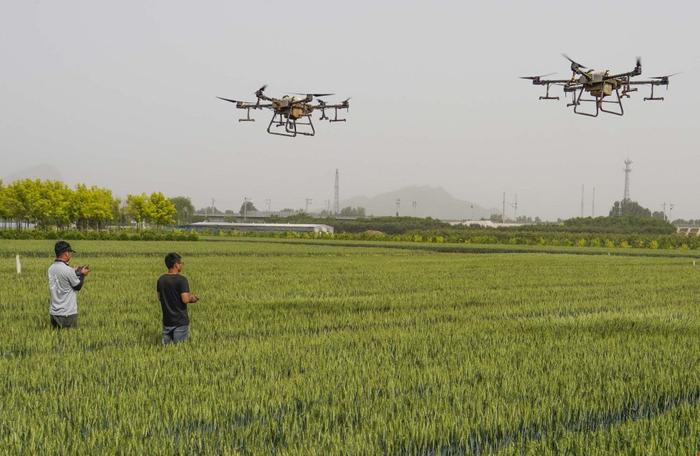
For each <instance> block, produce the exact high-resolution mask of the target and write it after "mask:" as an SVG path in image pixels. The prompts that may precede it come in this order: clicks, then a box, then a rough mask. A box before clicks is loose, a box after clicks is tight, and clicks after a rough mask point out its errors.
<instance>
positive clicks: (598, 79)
mask: <svg viewBox="0 0 700 456" xmlns="http://www.w3.org/2000/svg"><path fill="white" fill-rule="evenodd" d="M562 55H563V56H564V58H566V59H567V60H568V61H569V62H571V79H543V78H546V77H547V76H551V75H552V74H554V73H550V74H543V75H540V76H522V77H521V79H528V80H531V81H532V83H533V84H534V85H541V86H545V89H546V91H545V95H544V96H541V97H540V100H558V99H559V97H555V96H550V95H549V89H550V86H552V85H555V86H563V87H564V94H569V93H570V94H571V103H567V105H566V106H567V107H572V106H573V108H574V113H576V114H580V115H582V116H589V117H598V114H600V113H601V112H604V113H607V114H614V115H617V116H622V115H624V114H625V110H624V108H623V107H622V99H623V98H630V95H629V94H630V93H632V92H636V91H637V90H638V88H637V87H635V86H641V85H648V86H649V87H650V88H651V94H650V96H648V97H644V101H663V100H664V97H659V96H654V88H655V87H657V86H666V89H668V79H669V78H670V77H671V76H675V75H676V74H678V73H674V74H669V75H666V76H654V77H651V78H649V79H647V80H633V79H632V78H634V77H637V76H640V75H641V74H642V59H641V58H639V57H637V64H636V65H635V67H634V69H633V70H632V71H627V72H623V73H611V72H610V71H609V70H602V71H601V70H592V69H590V68H588V67H586V66H584V65H582V64H580V63H578V62H576V61H574V60H573V59H571V58H570V57H569V56H567V55H566V54H562ZM606 98H609V99H606ZM584 102H587V103H594V105H595V110H592V109H588V110H586V109H582V104H583V103H584ZM609 104H612V105H616V106H611V107H610V108H609V109H608V108H606V106H608V105H609Z"/></svg>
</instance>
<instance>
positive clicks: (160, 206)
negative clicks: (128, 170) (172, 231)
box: [146, 192, 177, 226]
mask: <svg viewBox="0 0 700 456" xmlns="http://www.w3.org/2000/svg"><path fill="white" fill-rule="evenodd" d="M146 214H147V220H148V221H149V222H151V223H153V224H154V225H158V226H163V225H173V224H174V223H175V217H176V216H177V209H176V208H175V204H173V202H172V201H170V200H169V199H168V198H166V196H165V195H163V194H162V193H160V192H153V193H151V196H149V197H148V200H147V204H146Z"/></svg>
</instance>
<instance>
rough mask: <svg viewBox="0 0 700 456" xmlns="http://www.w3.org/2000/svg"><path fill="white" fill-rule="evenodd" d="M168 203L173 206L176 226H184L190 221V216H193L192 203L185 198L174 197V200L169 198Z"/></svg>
mask: <svg viewBox="0 0 700 456" xmlns="http://www.w3.org/2000/svg"><path fill="white" fill-rule="evenodd" d="M170 201H171V202H172V203H173V205H174V206H175V210H176V211H177V217H176V219H177V224H178V225H184V224H187V223H190V222H191V221H192V216H193V215H194V206H193V205H192V201H191V200H190V199H189V198H187V197H186V196H176V197H175V198H170Z"/></svg>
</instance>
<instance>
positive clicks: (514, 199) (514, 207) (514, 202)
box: [511, 193, 518, 222]
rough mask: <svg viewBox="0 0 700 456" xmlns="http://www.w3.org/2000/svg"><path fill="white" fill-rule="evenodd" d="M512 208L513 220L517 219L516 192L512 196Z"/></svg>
mask: <svg viewBox="0 0 700 456" xmlns="http://www.w3.org/2000/svg"><path fill="white" fill-rule="evenodd" d="M511 207H512V208H513V220H515V221H516V222H517V221H518V194H517V193H516V194H515V196H514V197H513V202H512V203H511Z"/></svg>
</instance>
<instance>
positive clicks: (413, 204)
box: [411, 200, 418, 217]
mask: <svg viewBox="0 0 700 456" xmlns="http://www.w3.org/2000/svg"><path fill="white" fill-rule="evenodd" d="M411 206H413V216H414V217H415V216H416V208H417V207H418V201H415V200H414V201H411Z"/></svg>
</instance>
